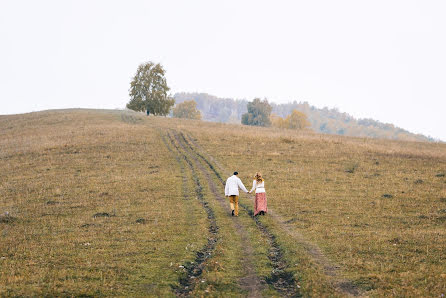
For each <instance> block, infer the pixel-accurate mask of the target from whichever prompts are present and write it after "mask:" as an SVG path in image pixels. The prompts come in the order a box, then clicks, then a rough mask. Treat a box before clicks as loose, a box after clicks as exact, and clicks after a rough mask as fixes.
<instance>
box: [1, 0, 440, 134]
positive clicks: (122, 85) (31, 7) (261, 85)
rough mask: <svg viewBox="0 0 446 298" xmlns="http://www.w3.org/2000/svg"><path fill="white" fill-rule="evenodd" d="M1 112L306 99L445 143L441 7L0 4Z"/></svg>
mask: <svg viewBox="0 0 446 298" xmlns="http://www.w3.org/2000/svg"><path fill="white" fill-rule="evenodd" d="M0 43H1V44H0V103H1V104H0V114H11V113H24V112H30V111H37V110H43V109H53V108H69V107H89V108H123V107H124V106H125V104H126V103H127V102H128V100H129V98H128V89H129V83H130V80H131V77H132V76H133V75H134V73H135V71H136V68H137V66H138V65H139V64H140V63H142V62H145V61H149V60H151V61H154V62H160V63H161V64H162V65H163V66H164V68H165V69H166V71H167V73H166V77H167V82H168V84H169V86H170V87H171V88H172V90H171V91H172V93H175V92H181V91H186V92H194V91H197V92H207V93H210V94H213V95H216V96H219V97H232V98H245V99H248V100H250V99H252V98H254V97H262V98H263V97H266V98H268V99H269V100H270V101H273V102H277V103H281V102H288V101H293V100H297V101H308V102H309V103H310V104H312V105H315V106H317V107H324V106H328V107H337V108H339V109H340V110H341V111H343V112H347V113H350V114H351V115H353V116H355V117H367V118H374V119H376V120H380V121H383V122H390V123H393V124H395V125H397V126H400V127H403V128H405V129H408V130H410V131H412V132H417V133H423V134H426V135H430V136H432V137H435V138H440V139H442V140H446V116H445V111H446V54H445V53H446V1H429V0H423V1H408V0H401V1H390V0H386V1H376V0H375V1H371V0H370V1H360V0H352V1H330V0H327V1H314V0H313V1H310V0H308V1H297V0H295V1H292V0H290V1H280V0H276V1H272V0H271V1H259V0H257V1H243V0H238V1H232V0H230V1H229V0H225V1H211V0H207V1H195V0H187V1H185V0H183V1H181V0H178V1H129V0H127V1H123V0H122V1H110V0H108V1H106V0H96V1H94V0H90V1H80V0H76V1H67V0H66V1H62V0H57V1H56V0H55V1H42V0H40V1H20V0H10V1H8V0H0Z"/></svg>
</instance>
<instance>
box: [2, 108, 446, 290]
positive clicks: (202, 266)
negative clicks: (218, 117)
mask: <svg viewBox="0 0 446 298" xmlns="http://www.w3.org/2000/svg"><path fill="white" fill-rule="evenodd" d="M235 170H237V171H239V172H240V178H241V179H242V181H243V182H244V183H245V185H246V186H247V187H249V186H250V185H251V183H252V177H253V175H254V173H255V172H256V171H261V172H262V173H263V174H264V177H265V180H266V181H265V186H266V190H267V197H268V207H269V213H268V214H267V215H266V216H264V217H252V210H253V202H252V199H253V198H252V195H241V198H240V200H241V214H240V216H239V217H237V218H234V217H231V216H230V211H229V203H228V201H227V200H226V198H225V197H224V191H223V181H224V180H225V179H226V178H227V177H228V176H229V175H230V174H231V173H232V172H233V171H235ZM445 174H446V145H445V144H439V143H420V142H406V141H390V140H377V139H367V138H353V137H343V136H333V135H322V134H316V133H311V132H293V131H283V130H278V129H273V128H258V127H247V126H240V125H233V124H221V123H211V122H200V121H195V120H179V119H171V118H162V117H152V116H151V117H146V116H144V115H142V114H139V113H133V112H128V111H112V110H109V111H107V110H58V111H44V112H37V113H30V114H23V115H11V116H0V296H45V295H48V296H53V295H64V296H147V295H148V296H175V295H180V296H182V295H194V296H201V295H214V296H215V295H219V296H228V295H232V296H240V295H242V296H243V295H246V296H259V295H265V296H348V295H353V296H367V295H369V296H440V295H441V294H444V293H446V272H445V265H444V264H445V261H446V259H445V258H446V250H445V248H446V229H445V225H446V178H445Z"/></svg>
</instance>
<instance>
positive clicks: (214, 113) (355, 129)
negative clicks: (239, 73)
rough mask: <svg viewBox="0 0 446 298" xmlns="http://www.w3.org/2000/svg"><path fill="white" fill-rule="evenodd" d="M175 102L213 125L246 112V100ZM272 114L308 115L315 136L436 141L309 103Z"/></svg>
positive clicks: (206, 97) (185, 96)
mask: <svg viewBox="0 0 446 298" xmlns="http://www.w3.org/2000/svg"><path fill="white" fill-rule="evenodd" d="M174 98H175V102H176V103H177V104H178V103H181V102H183V101H185V100H191V99H192V100H195V102H196V103H197V109H198V110H200V111H201V114H202V119H203V120H207V121H214V122H228V123H240V121H241V117H242V114H244V113H246V112H247V104H248V101H247V100H239V99H237V100H234V99H232V98H218V97H216V96H213V95H210V94H206V93H184V92H182V93H176V94H175V96H174ZM270 104H271V106H272V108H273V110H272V113H274V114H276V115H278V116H281V117H286V116H288V115H289V114H291V112H292V111H293V110H294V109H296V110H298V111H301V112H303V113H305V114H306V115H307V117H308V120H309V122H310V123H311V128H312V129H313V130H314V131H316V132H321V133H327V134H337V135H346V136H355V137H373V138H386V139H394V140H406V141H435V140H434V139H433V138H430V137H426V136H424V135H421V134H413V133H411V132H409V131H407V130H404V129H402V128H399V127H395V126H394V125H393V124H387V123H382V122H379V121H376V120H373V119H355V118H353V117H352V116H350V115H349V114H347V113H341V112H340V111H339V110H338V109H328V108H326V107H325V108H322V109H318V108H316V107H314V106H311V105H309V104H308V102H299V103H298V102H296V101H294V102H292V103H286V104H275V103H270Z"/></svg>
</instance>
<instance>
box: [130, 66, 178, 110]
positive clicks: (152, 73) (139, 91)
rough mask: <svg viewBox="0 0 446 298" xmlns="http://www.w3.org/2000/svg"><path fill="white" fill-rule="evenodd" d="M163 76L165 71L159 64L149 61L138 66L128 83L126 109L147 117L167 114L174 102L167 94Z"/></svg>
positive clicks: (167, 89) (167, 88)
mask: <svg viewBox="0 0 446 298" xmlns="http://www.w3.org/2000/svg"><path fill="white" fill-rule="evenodd" d="M164 74H165V70H164V68H163V67H162V66H161V64H159V63H158V64H155V63H153V62H150V61H149V62H146V63H142V64H140V65H139V66H138V70H137V71H136V74H135V76H134V77H133V79H132V81H131V83H130V90H129V95H130V102H129V103H128V104H127V108H128V109H131V110H134V111H138V112H146V113H147V115H149V114H150V113H152V114H154V115H161V116H166V115H167V114H169V111H170V108H171V107H172V106H173V105H174V104H175V100H174V99H173V98H171V97H169V95H168V94H167V92H168V91H169V90H170V88H169V87H168V86H167V82H166V78H165V76H164Z"/></svg>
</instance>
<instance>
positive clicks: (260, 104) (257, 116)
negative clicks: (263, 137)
mask: <svg viewBox="0 0 446 298" xmlns="http://www.w3.org/2000/svg"><path fill="white" fill-rule="evenodd" d="M271 110H272V107H271V106H270V104H269V103H268V100H266V99H265V100H263V101H262V100H260V99H259V98H255V99H254V100H253V101H252V102H248V113H245V114H243V115H242V124H245V125H256V126H271V120H270V119H269V116H270V114H271Z"/></svg>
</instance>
